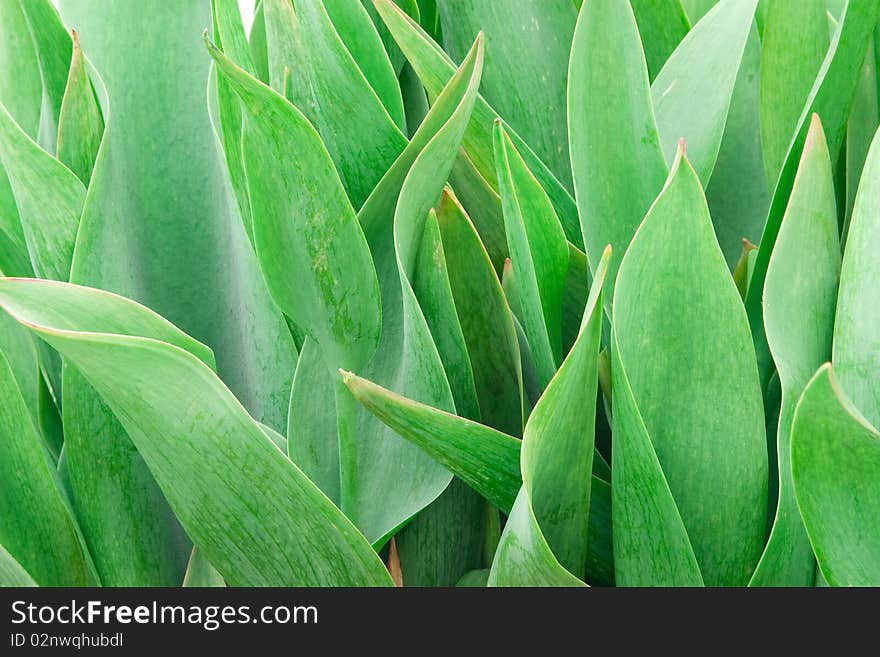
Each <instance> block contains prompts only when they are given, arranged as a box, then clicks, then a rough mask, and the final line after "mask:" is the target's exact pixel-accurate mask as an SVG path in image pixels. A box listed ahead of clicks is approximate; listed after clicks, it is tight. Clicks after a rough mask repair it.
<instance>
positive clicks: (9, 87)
mask: <svg viewBox="0 0 880 657" xmlns="http://www.w3.org/2000/svg"><path fill="white" fill-rule="evenodd" d="M38 1H40V0H38ZM42 100H43V80H42V76H41V74H40V65H39V60H38V59H37V54H36V52H35V50H34V44H33V42H32V40H31V34H30V29H29V27H28V23H27V18H26V16H25V13H24V11H23V10H22V7H21V4H20V3H19V2H18V1H17V0H5V1H4V2H0V103H2V104H3V105H5V106H6V108H7V109H8V111H9V113H10V114H11V115H12V117H13V118H14V119H15V121H16V122H17V123H18V125H20V126H21V129H22V130H23V131H24V132H25V134H27V136H28V137H31V138H32V139H36V138H37V134H38V133H39V129H40V108H41V105H42Z"/></svg>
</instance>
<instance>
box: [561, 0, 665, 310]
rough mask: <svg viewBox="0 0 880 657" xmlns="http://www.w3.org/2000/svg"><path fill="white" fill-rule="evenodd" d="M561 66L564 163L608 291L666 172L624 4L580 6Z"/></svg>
mask: <svg viewBox="0 0 880 657" xmlns="http://www.w3.org/2000/svg"><path fill="white" fill-rule="evenodd" d="M655 4H656V3H655ZM569 66H570V68H569V74H568V76H569V87H568V120H569V124H570V127H569V139H570V140H571V144H570V148H571V165H572V172H573V175H574V185H575V192H576V197H577V202H578V210H579V212H580V218H581V229H582V231H583V235H584V243H585V244H586V250H587V259H588V261H589V262H590V265H591V267H595V263H598V262H599V258H600V256H601V254H602V251H603V250H604V248H605V246H606V245H607V244H611V248H612V250H613V254H612V260H611V264H610V272H609V280H610V281H611V283H612V285H613V283H614V281H615V280H616V278H617V268H618V266H619V263H620V260H621V258H623V254H624V253H626V248H627V246H629V242H630V240H631V239H632V236H633V235H634V234H635V232H636V229H637V228H638V227H639V224H640V223H641V221H642V219H643V218H644V216H645V213H646V212H647V211H648V208H650V207H651V203H653V201H654V199H655V198H656V197H657V193H658V192H659V191H660V189H661V188H662V187H663V181H664V180H665V179H666V175H667V172H668V169H667V167H666V162H665V161H664V159H663V151H662V150H661V149H660V138H659V135H658V132H657V126H656V122H655V120H654V110H653V107H652V104H651V95H650V87H649V84H648V72H647V69H646V68H645V57H644V54H643V52H642V46H641V41H640V40H639V31H638V27H637V25H636V20H635V17H634V16H633V12H632V10H631V9H630V7H629V3H627V2H619V1H617V0H591V1H590V2H585V3H584V4H583V6H582V7H581V13H580V17H579V18H578V24H577V29H576V31H575V36H574V43H573V44H572V49H571V62H570V64H569ZM611 298H612V295H611V294H610V293H609V294H608V301H609V304H610V302H611Z"/></svg>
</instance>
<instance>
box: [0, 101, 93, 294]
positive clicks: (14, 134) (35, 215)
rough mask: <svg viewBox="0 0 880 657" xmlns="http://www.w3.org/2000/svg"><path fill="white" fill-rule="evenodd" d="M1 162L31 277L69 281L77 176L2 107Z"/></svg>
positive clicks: (79, 187)
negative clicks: (26, 250) (21, 232)
mask: <svg viewBox="0 0 880 657" xmlns="http://www.w3.org/2000/svg"><path fill="white" fill-rule="evenodd" d="M0 160H2V163H3V166H4V168H5V169H6V174H7V176H8V177H9V183H10V186H11V188H12V193H13V195H14V197H15V203H16V205H17V207H18V214H19V217H20V219H21V225H22V228H23V230H24V236H25V239H26V242H27V246H28V252H29V253H30V257H31V263H32V264H33V267H34V272H35V273H36V274H37V275H38V276H40V277H41V278H51V279H54V280H59V281H66V280H68V278H69V277H70V263H71V259H72V258H73V247H74V241H75V240H76V233H77V229H78V226H79V219H80V214H81V213H82V209H83V202H84V200H85V196H86V190H85V187H83V184H82V183H81V182H80V181H79V179H78V178H77V177H76V174H74V173H73V172H72V171H71V170H70V169H68V168H67V167H65V166H64V165H63V164H61V163H60V162H59V161H58V160H56V159H55V158H54V157H52V156H51V155H49V153H47V152H46V151H44V150H43V149H42V148H40V146H39V145H38V144H37V143H36V142H35V141H33V140H32V139H31V138H30V137H28V136H27V134H25V133H24V132H23V131H22V129H21V127H19V125H18V124H17V123H16V122H15V119H13V118H12V115H11V114H10V113H9V111H8V110H7V109H6V107H5V106H3V105H0Z"/></svg>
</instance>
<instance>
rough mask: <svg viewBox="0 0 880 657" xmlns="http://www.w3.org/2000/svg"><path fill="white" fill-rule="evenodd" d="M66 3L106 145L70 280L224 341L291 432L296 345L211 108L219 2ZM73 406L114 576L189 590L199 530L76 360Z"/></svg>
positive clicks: (90, 498)
mask: <svg viewBox="0 0 880 657" xmlns="http://www.w3.org/2000/svg"><path fill="white" fill-rule="evenodd" d="M60 9H61V14H62V16H63V17H64V19H65V22H66V24H68V25H70V26H71V27H75V28H76V29H77V34H78V36H79V38H80V41H81V43H82V47H83V50H84V52H86V53H88V55H89V60H90V61H91V62H92V63H93V64H94V65H95V68H96V69H97V70H98V71H100V72H101V80H102V81H103V83H104V84H105V85H106V90H104V89H103V88H102V87H101V85H100V84H99V80H97V79H95V78H93V80H92V81H93V83H94V84H95V88H96V92H97V94H98V98H99V100H100V101H101V107H102V109H103V110H104V113H103V116H104V121H105V131H104V142H103V144H102V146H101V151H100V154H99V156H98V159H97V161H96V163H95V168H94V171H93V172H92V179H91V182H90V185H89V190H88V196H87V200H86V205H85V208H84V212H83V217H82V221H81V225H80V230H79V233H78V235H77V245H76V253H75V257H74V262H73V267H72V276H71V280H72V281H74V282H76V283H80V284H87V285H90V286H92V287H97V288H101V289H106V290H110V291H113V292H116V293H122V294H124V295H125V296H126V297H129V298H132V299H136V300H137V301H139V302H142V303H145V304H146V305H148V306H149V307H150V308H154V309H155V310H157V311H158V312H161V314H162V315H163V316H166V317H168V318H169V319H170V320H172V321H173V322H175V323H176V324H177V325H179V326H181V327H182V328H183V329H184V330H186V331H187V332H188V333H190V334H191V335H193V336H195V337H196V339H198V340H200V341H201V342H203V343H204V344H208V345H210V346H211V347H212V348H213V349H214V350H215V352H216V354H217V360H218V371H219V373H220V375H221V376H222V377H223V379H224V381H225V383H226V384H227V385H229V386H230V387H231V388H232V390H234V391H235V393H236V394H237V396H238V398H239V399H240V400H241V401H242V403H243V404H244V405H245V406H246V407H247V408H248V410H249V411H250V412H251V413H252V414H253V415H254V417H255V418H256V419H257V420H260V421H262V422H265V423H266V424H268V425H270V426H272V427H275V428H283V427H284V426H285V424H286V417H287V405H288V404H287V401H288V394H289V390H290V382H291V378H292V375H293V370H294V364H295V357H296V352H295V348H294V344H293V342H292V340H291V338H290V332H289V330H288V328H287V326H286V324H285V322H284V319H283V317H282V315H281V312H280V311H279V310H278V308H277V307H276V306H275V305H274V303H273V302H272V300H271V298H270V296H269V294H268V292H267V291H266V289H265V284H264V283H263V281H262V279H261V276H260V272H259V267H258V264H257V261H256V257H255V255H254V253H253V250H252V248H251V246H250V243H249V242H248V239H247V235H246V233H245V230H244V227H243V225H242V224H243V222H242V220H241V218H240V216H239V211H238V207H237V203H236V200H235V198H234V197H233V196H232V193H231V191H230V183H229V180H228V178H227V177H226V174H225V172H224V169H225V166H224V162H223V154H222V152H221V150H220V144H219V143H218V140H217V138H216V135H215V134H214V133H213V131H212V128H211V124H210V120H209V115H208V113H207V112H206V107H205V90H206V87H207V86H208V78H209V71H210V66H211V63H210V61H211V60H210V57H209V56H208V55H207V53H206V52H205V49H204V45H203V44H202V43H201V42H200V39H199V36H200V34H201V33H202V31H203V30H204V29H205V28H206V27H207V26H210V25H211V18H212V17H211V6H210V3H208V2H203V1H201V0H184V1H182V2H175V3H161V4H160V5H157V6H155V7H151V11H150V12H147V13H144V11H143V8H142V7H141V6H139V5H137V4H129V3H114V4H112V5H108V6H106V7H104V8H103V9H102V11H100V12H96V11H94V3H93V2H91V1H90V0H62V1H61V3H60ZM135 43H136V44H138V47H137V48H133V47H132V44H135ZM169 52H173V53H174V57H173V58H170V57H169V56H168V53H169ZM133 80H136V81H137V84H133V83H132V81H133ZM108 98H109V99H112V105H110V104H109V103H107V102H106V100H107V99H108ZM63 416H64V418H63V419H64V431H65V452H66V458H67V467H68V469H69V474H70V481H71V488H72V490H73V492H74V495H73V504H74V507H75V509H76V512H77V517H78V519H79V520H80V524H81V526H82V528H83V533H84V534H85V536H86V539H87V542H88V544H89V547H90V549H91V552H92V556H93V557H94V559H95V562H96V564H97V567H98V571H99V573H100V575H101V579H102V581H103V582H104V583H105V584H110V585H113V584H116V585H122V584H130V585H134V584H138V585H144V584H152V585H165V586H177V585H179V584H180V582H181V581H182V579H183V575H184V569H185V567H186V561H187V559H188V557H189V554H190V545H189V541H188V540H187V539H186V537H185V536H184V535H183V532H182V530H181V529H180V526H179V523H178V522H177V520H175V518H174V516H173V514H172V512H171V510H170V508H169V507H168V505H167V503H166V502H165V501H164V499H163V496H162V493H161V491H160V490H159V488H158V487H157V486H156V484H155V482H154V481H153V480H152V475H151V473H150V471H149V469H148V468H147V466H146V465H145V463H144V462H143V460H142V458H141V456H140V455H139V453H138V452H137V450H136V449H135V447H134V445H133V444H132V443H131V440H130V439H129V437H128V436H127V435H126V433H125V431H124V429H123V427H122V426H121V425H120V423H119V422H118V420H117V419H116V418H115V417H114V416H113V413H112V411H111V409H110V408H109V407H108V406H107V405H106V404H105V403H104V402H103V401H102V399H101V398H100V397H99V395H98V394H97V393H96V392H95V391H94V390H93V389H92V388H91V386H90V385H89V383H88V382H87V381H86V380H84V379H83V377H82V376H81V375H80V374H79V373H78V372H77V369H76V368H75V367H74V366H72V365H70V364H68V365H66V366H65V372H64V386H63ZM108 527H109V528H110V530H109V531H108V529H107V528H108Z"/></svg>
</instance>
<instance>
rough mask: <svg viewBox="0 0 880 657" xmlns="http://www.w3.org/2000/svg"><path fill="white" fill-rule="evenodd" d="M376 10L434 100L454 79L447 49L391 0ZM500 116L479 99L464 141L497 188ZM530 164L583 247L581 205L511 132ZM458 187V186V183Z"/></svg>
mask: <svg viewBox="0 0 880 657" xmlns="http://www.w3.org/2000/svg"><path fill="white" fill-rule="evenodd" d="M375 4H376V9H377V11H378V12H379V15H380V16H381V17H382V20H383V21H384V22H385V24H386V25H387V26H388V29H389V31H390V32H391V34H392V36H393V37H394V40H395V41H396V42H397V44H398V45H399V46H400V48H401V50H402V51H403V52H404V54H405V55H406V57H407V61H409V63H410V64H411V65H412V67H413V69H414V70H415V72H416V73H417V74H418V76H419V79H420V80H421V81H422V84H423V85H424V86H425V90H426V91H427V92H428V97H429V98H430V99H434V98H436V97H437V95H438V94H439V93H440V91H441V89H443V87H444V86H445V85H446V83H447V82H448V81H449V78H450V77H451V76H452V74H453V72H454V70H455V65H454V64H453V63H452V60H451V59H450V58H449V56H448V55H447V54H446V53H445V52H443V49H442V48H440V46H438V45H437V43H436V42H434V41H433V40H432V39H431V37H430V36H428V34H427V33H426V32H425V31H424V30H423V29H422V28H421V27H419V25H418V24H417V23H416V22H415V21H413V20H412V19H411V18H409V17H408V16H407V15H406V14H405V13H404V12H402V11H400V9H398V8H397V7H396V5H395V4H394V3H393V2H392V1H391V0H375ZM497 117H498V113H497V112H496V111H495V110H494V109H492V108H491V107H490V106H489V105H488V104H487V103H486V101H485V100H483V98H482V96H479V97H478V98H477V102H476V105H475V107H474V112H473V116H472V118H471V121H470V123H469V125H468V129H467V132H466V133H465V136H464V139H463V144H462V145H463V148H464V150H465V152H466V153H467V156H468V158H469V159H470V160H471V162H472V164H473V166H474V168H475V169H476V170H477V171H478V172H479V174H480V175H481V176H482V177H483V178H484V179H485V180H486V181H487V182H488V183H489V184H490V185H492V186H493V187H494V186H496V185H497V182H496V169H495V160H494V155H493V137H492V130H493V127H492V126H493V123H494V121H495V119H496V118H497ZM507 132H508V134H509V136H510V138H511V140H512V141H513V143H514V145H515V146H516V149H517V150H518V151H519V152H520V154H521V155H522V157H523V159H524V160H525V162H526V165H527V166H528V167H529V169H530V170H531V171H532V172H533V173H534V175H535V177H536V178H537V179H538V181H539V182H540V184H541V186H542V187H543V188H544V189H545V190H546V192H547V195H548V196H549V197H550V199H551V201H552V203H553V206H554V208H555V210H556V213H557V214H558V215H559V220H560V222H561V223H562V227H563V228H564V229H565V234H566V237H567V238H568V239H569V240H570V241H571V242H572V243H573V244H574V245H575V246H577V247H579V248H582V247H583V238H582V237H581V231H580V224H579V222H578V215H577V206H576V205H575V202H574V199H572V198H571V195H570V193H569V192H568V190H566V188H565V187H564V186H563V184H562V183H560V182H559V180H558V179H557V178H556V177H555V176H554V175H553V173H551V171H550V169H549V168H548V167H547V165H546V164H544V163H543V162H542V161H541V159H540V158H539V157H538V156H537V155H535V153H534V151H533V150H532V149H531V148H530V147H529V146H528V145H527V144H526V143H525V142H524V141H523V140H522V139H521V138H520V137H519V136H518V135H517V134H516V133H515V132H514V131H513V130H510V129H508V130H507ZM456 184H457V183H456Z"/></svg>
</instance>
